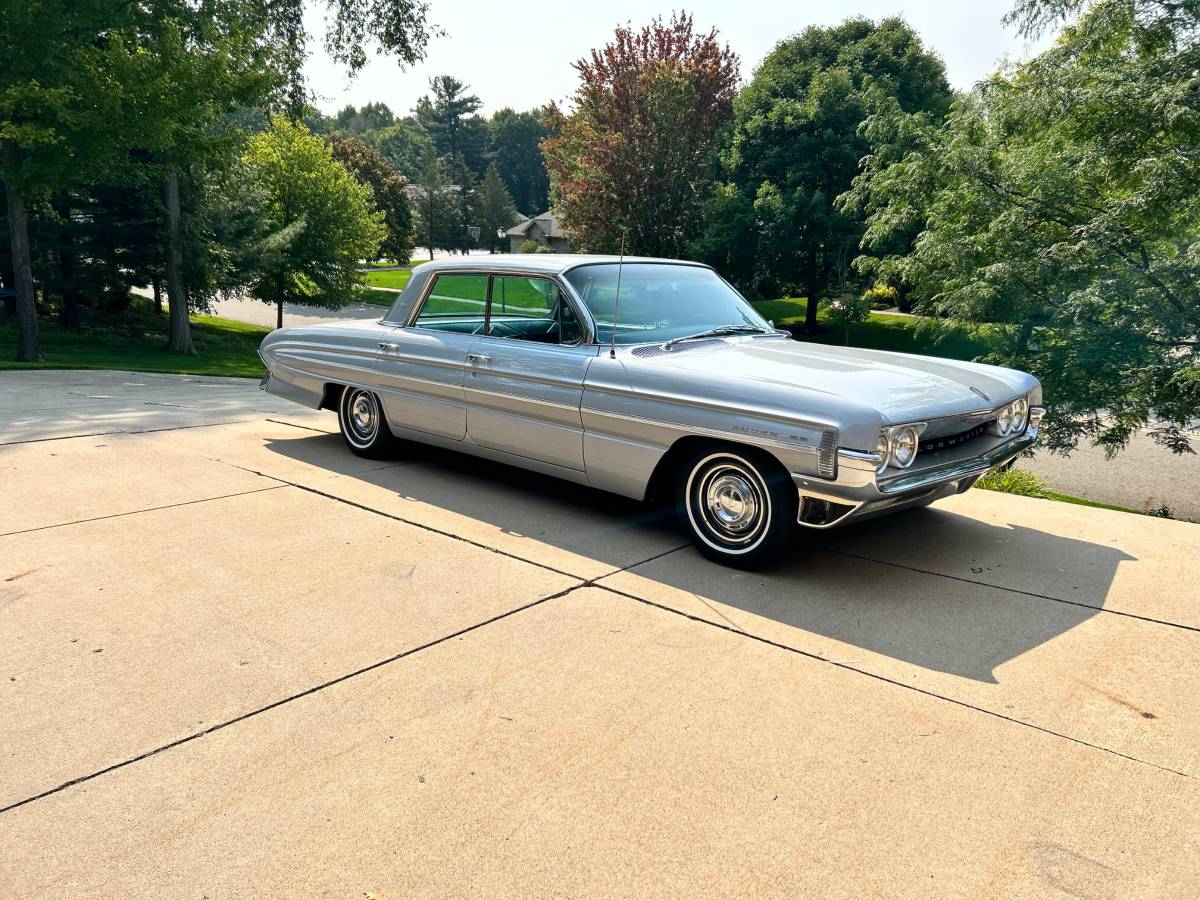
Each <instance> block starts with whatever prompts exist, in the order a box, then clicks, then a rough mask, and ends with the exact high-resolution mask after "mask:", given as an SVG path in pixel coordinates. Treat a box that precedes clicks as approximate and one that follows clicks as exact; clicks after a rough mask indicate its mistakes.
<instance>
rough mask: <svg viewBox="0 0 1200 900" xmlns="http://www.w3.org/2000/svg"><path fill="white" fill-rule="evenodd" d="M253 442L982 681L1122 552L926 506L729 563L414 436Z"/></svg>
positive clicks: (699, 593)
mask: <svg viewBox="0 0 1200 900" xmlns="http://www.w3.org/2000/svg"><path fill="white" fill-rule="evenodd" d="M267 446H268V449H270V450H271V451H273V452H275V453H278V454H280V455H282V456H284V457H287V458H289V459H291V460H295V461H297V462H302V463H306V464H309V465H312V466H314V467H317V468H320V469H324V470H326V471H331V472H335V473H337V474H341V475H345V476H346V477H349V478H353V479H355V480H356V481H359V482H362V483H364V484H369V485H374V486H375V487H378V488H381V489H383V490H384V491H387V492H394V493H395V494H396V495H397V496H398V497H401V498H403V499H406V500H410V501H411V500H415V501H419V502H421V503H425V504H429V505H430V506H433V507H438V508H440V509H443V510H447V511H449V512H452V513H455V514H457V515H460V516H464V517H467V518H470V519H474V520H477V521H483V522H486V523H487V524H489V525H491V526H492V527H494V528H497V529H499V530H501V531H503V532H506V533H510V534H517V535H522V536H525V537H532V538H535V539H536V540H538V541H540V542H543V543H546V544H549V545H552V546H555V547H558V548H560V549H563V550H567V551H570V552H572V553H576V554H581V555H583V556H586V557H588V558H590V559H593V560H597V561H600V562H602V563H604V564H605V565H611V567H612V569H613V570H618V569H625V568H626V567H630V568H629V569H628V571H626V572H625V573H623V574H621V575H618V576H616V577H615V580H614V579H603V580H602V583H603V584H605V585H607V586H611V587H614V588H617V589H619V590H622V591H625V592H629V593H634V594H636V595H637V596H639V597H642V598H644V599H647V600H651V601H652V602H656V603H659V604H661V605H664V606H669V607H672V608H675V609H678V610H680V611H682V612H685V613H688V614H689V615H695V616H697V617H700V618H706V619H709V620H711V621H714V622H717V623H718V624H722V625H725V626H726V627H731V628H734V629H736V630H739V631H745V632H747V633H752V634H756V635H758V636H761V637H766V638H768V639H770V640H773V641H777V642H781V643H789V639H790V638H791V637H799V635H793V634H792V633H791V630H793V629H794V630H797V631H803V632H808V633H810V634H812V635H819V636H822V637H825V638H830V639H832V640H835V641H839V642H841V643H844V644H848V645H851V646H853V647H858V648H861V649H863V650H866V651H869V652H871V653H875V654H880V655H883V656H886V657H890V658H892V659H895V660H899V661H903V662H906V663H909V664H912V665H915V666H919V667H922V668H924V669H928V670H932V671H936V672H944V673H948V674H952V675H957V676H960V677H963V678H967V679H971V680H974V681H979V682H985V683H996V677H995V675H994V672H995V670H996V668H998V667H999V666H1001V665H1003V664H1004V663H1006V662H1009V661H1010V660H1013V659H1015V658H1016V657H1018V656H1020V655H1022V654H1024V653H1027V652H1028V651H1030V650H1032V649H1034V648H1036V647H1038V646H1041V645H1042V644H1044V643H1046V642H1047V641H1050V640H1053V639H1054V638H1056V637H1058V636H1060V635H1063V634H1065V633H1066V632H1068V631H1070V630H1071V629H1073V628H1075V627H1076V626H1077V625H1080V624H1081V623H1083V622H1086V621H1087V620H1088V619H1091V618H1092V617H1094V616H1096V615H1097V614H1098V613H1099V612H1100V611H1101V610H1102V609H1103V607H1104V603H1105V600H1106V598H1107V596H1108V593H1109V588H1110V587H1111V585H1112V582H1113V579H1114V578H1115V576H1116V572H1117V567H1118V566H1119V565H1120V563H1122V562H1124V561H1131V560H1133V559H1134V557H1132V556H1130V555H1128V554H1127V553H1124V552H1122V551H1121V550H1118V549H1115V548H1113V547H1107V546H1104V545H1101V544H1094V543H1091V542H1088V541H1081V540H1075V539H1072V538H1068V537H1064V536H1061V535H1057V534H1053V533H1050V532H1046V531H1041V530H1038V529H1036V528H1030V527H1028V526H1023V525H1018V524H1004V525H994V524H989V523H987V522H984V521H980V520H979V519H975V518H972V517H969V516H964V515H961V514H958V513H955V512H951V511H948V510H943V509H938V508H936V507H932V508H927V509H916V510H911V511H907V512H900V513H896V514H895V515H893V516H889V517H885V518H881V519H875V520H870V521H867V522H863V523H860V524H857V525H850V526H847V527H846V528H844V529H837V530H834V531H811V530H805V529H798V530H797V534H796V537H795V539H794V542H793V547H792V549H791V552H790V553H789V554H788V555H787V556H786V557H785V559H783V560H781V561H780V562H779V563H777V564H775V565H773V566H771V567H770V568H768V569H766V570H764V571H761V572H743V571H738V570H735V569H730V568H727V567H724V566H720V565H717V564H715V563H711V562H709V561H707V560H705V559H704V558H703V557H701V556H700V555H699V554H698V553H696V552H695V551H694V550H693V549H692V548H691V547H690V545H689V546H687V547H684V548H683V549H679V550H677V551H675V552H670V551H671V550H672V548H679V547H680V546H681V545H683V544H686V543H687V538H686V536H685V535H684V534H683V533H682V532H681V531H679V530H678V528H677V526H676V524H675V521H674V515H673V511H671V510H670V509H668V508H667V507H666V506H664V505H658V506H654V505H649V504H644V503H640V502H637V501H633V500H628V499H626V498H622V497H617V496H615V495H612V494H608V493H604V492H601V491H597V490H595V489H592V488H588V487H584V486H581V485H576V484H572V483H569V482H564V481H560V480H558V479H554V478H550V477H547V476H542V475H539V474H537V473H532V472H528V471H526V470H523V469H517V468H513V467H510V466H506V465H502V464H499V463H493V462H489V461H484V460H480V459H478V458H476V457H472V456H468V455H465V454H460V453H456V452H452V451H446V450H441V449H438V448H432V447H427V446H424V445H417V444H410V443H404V444H402V445H401V448H400V450H399V451H398V453H397V455H396V458H395V465H390V466H387V467H385V468H377V469H370V470H367V471H362V470H361V463H362V460H359V459H357V458H356V457H354V456H352V455H351V454H350V453H349V451H347V450H345V449H344V447H343V446H342V442H341V438H340V437H339V436H337V435H328V434H327V435H312V436H303V437H301V436H298V437H296V438H294V439H273V440H270V441H269V442H268V444H267ZM385 511H389V512H394V511H393V510H385ZM651 557H654V558H651ZM639 560H645V561H646V562H644V563H641V564H635V563H638V561H639ZM779 626H785V627H784V628H780V627H779ZM828 652H830V653H835V652H836V647H830V648H828Z"/></svg>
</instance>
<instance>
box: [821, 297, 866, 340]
mask: <svg viewBox="0 0 1200 900" xmlns="http://www.w3.org/2000/svg"><path fill="white" fill-rule="evenodd" d="M826 306H827V308H828V309H829V321H830V322H832V323H833V324H834V325H840V326H841V327H842V329H843V331H844V332H845V338H846V343H847V344H848V343H850V326H851V325H853V324H854V323H855V322H861V321H863V320H864V319H866V318H867V317H868V316H869V315H871V307H870V305H869V304H868V303H867V301H866V300H865V299H864V298H863V297H857V296H855V295H854V294H851V293H849V292H846V293H843V294H839V295H837V296H835V297H831V298H830V299H829V300H827V301H826Z"/></svg>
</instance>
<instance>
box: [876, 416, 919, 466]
mask: <svg viewBox="0 0 1200 900" xmlns="http://www.w3.org/2000/svg"><path fill="white" fill-rule="evenodd" d="M925 427H926V423H925V422H913V423H911V424H909V425H894V426H892V427H890V428H885V429H883V431H881V432H880V433H879V440H878V441H876V444H875V453H876V454H878V456H879V465H878V466H877V467H876V471H877V472H880V473H882V472H883V470H884V469H886V468H887V467H888V466H893V467H894V468H897V469H907V468H908V467H909V466H911V465H912V464H913V462H914V461H915V460H916V458H917V451H918V450H919V449H920V446H921V432H922V431H924V430H925Z"/></svg>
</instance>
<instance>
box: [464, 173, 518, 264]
mask: <svg viewBox="0 0 1200 900" xmlns="http://www.w3.org/2000/svg"><path fill="white" fill-rule="evenodd" d="M476 196H477V199H476V202H475V215H474V222H473V224H475V225H478V226H479V243H480V244H481V245H482V246H484V247H487V248H489V249H491V250H493V251H494V250H496V249H497V248H501V249H503V248H504V246H505V245H506V244H507V243H508V238H506V237H502V236H501V235H500V234H499V232H502V231H507V230H508V229H509V228H511V227H512V226H513V225H515V224H516V222H517V210H516V208H515V207H514V206H513V200H512V197H511V196H510V195H509V193H508V188H506V187H505V186H504V181H503V179H501V178H500V169H499V167H498V166H497V164H496V163H494V162H493V163H492V164H491V165H490V166H488V169H487V174H486V175H484V177H483V181H482V183H481V184H480V185H479V190H478V192H477V195H476Z"/></svg>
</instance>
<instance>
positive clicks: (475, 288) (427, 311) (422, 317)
mask: <svg viewBox="0 0 1200 900" xmlns="http://www.w3.org/2000/svg"><path fill="white" fill-rule="evenodd" d="M487 289H488V276H487V275H471V274H466V273H463V274H458V273H448V274H445V275H438V276H437V277H436V278H435V279H434V282H433V287H432V288H431V289H430V291H429V294H428V296H426V298H425V303H424V305H422V307H421V311H420V312H419V313H418V314H417V320H416V322H415V323H414V324H415V325H416V326H417V327H418V328H433V329H436V330H438V331H465V332H468V333H472V334H477V333H481V332H482V331H483V326H484V321H485V318H486V313H487Z"/></svg>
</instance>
